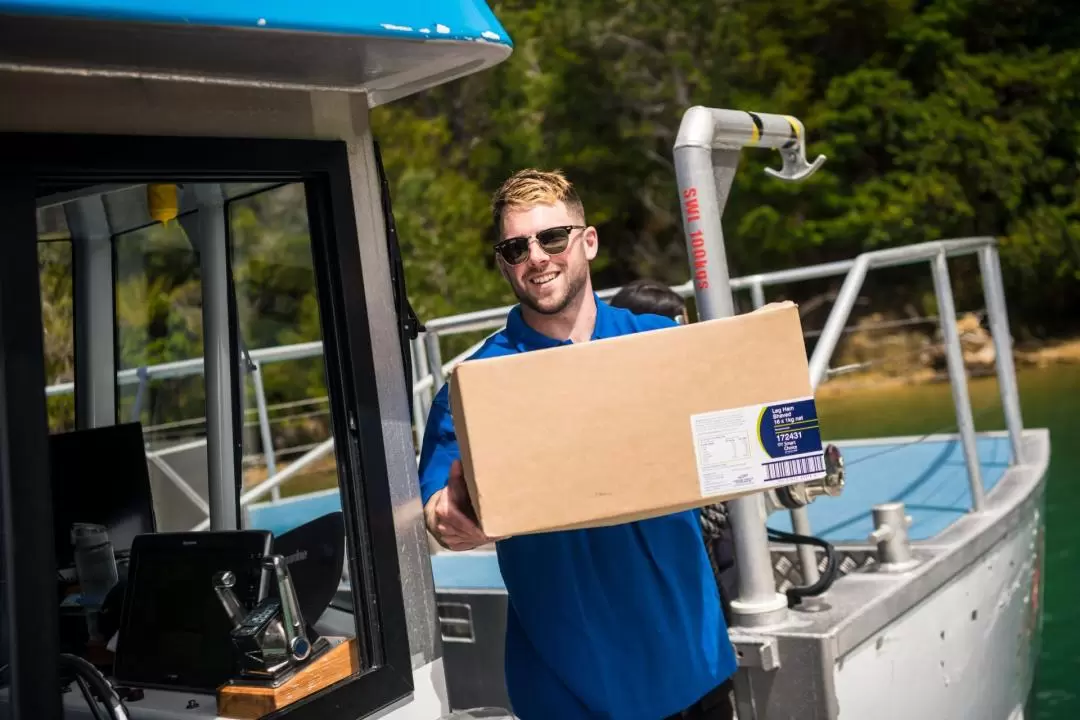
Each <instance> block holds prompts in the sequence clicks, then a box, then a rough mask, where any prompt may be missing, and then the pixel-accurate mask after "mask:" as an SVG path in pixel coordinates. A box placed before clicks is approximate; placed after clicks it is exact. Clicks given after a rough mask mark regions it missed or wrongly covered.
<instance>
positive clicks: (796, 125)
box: [765, 115, 825, 182]
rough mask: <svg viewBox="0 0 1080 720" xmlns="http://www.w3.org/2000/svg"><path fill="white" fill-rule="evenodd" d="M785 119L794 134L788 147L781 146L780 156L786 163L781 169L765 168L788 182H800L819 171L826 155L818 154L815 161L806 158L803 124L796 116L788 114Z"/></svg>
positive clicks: (774, 175)
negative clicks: (811, 161) (808, 160)
mask: <svg viewBox="0 0 1080 720" xmlns="http://www.w3.org/2000/svg"><path fill="white" fill-rule="evenodd" d="M785 119H786V120H787V121H788V123H789V124H790V125H791V131H792V134H793V135H794V139H793V140H792V141H791V142H790V143H789V144H788V145H787V147H782V148H780V149H779V150H780V157H782V158H783V160H784V165H783V167H781V168H780V169H779V170H774V169H773V168H765V172H767V173H769V174H770V175H772V176H773V177H775V178H779V179H781V180H787V181H788V182H800V181H802V180H805V179H806V178H808V177H810V176H811V175H813V174H814V173H815V172H817V170H818V168H820V167H821V166H822V165H823V164H824V163H825V156H824V155H818V156H817V158H815V159H814V162H813V163H810V162H807V160H806V145H805V144H804V141H803V138H804V137H805V134H806V133H805V130H804V129H803V124H802V123H801V122H800V121H799V120H797V119H796V118H793V117H791V116H790V115H786V116H785Z"/></svg>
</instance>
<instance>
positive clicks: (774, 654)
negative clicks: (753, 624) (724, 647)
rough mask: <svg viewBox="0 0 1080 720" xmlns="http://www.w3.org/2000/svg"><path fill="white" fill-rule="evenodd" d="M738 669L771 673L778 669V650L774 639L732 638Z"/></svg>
mask: <svg viewBox="0 0 1080 720" xmlns="http://www.w3.org/2000/svg"><path fill="white" fill-rule="evenodd" d="M731 644H732V645H734V646H735V657H736V659H737V660H738V663H739V667H745V668H757V669H759V670H764V671H765V672H772V671H773V670H778V669H779V668H780V648H779V646H778V645H777V642H776V638H774V637H756V638H749V637H743V638H732V641H731Z"/></svg>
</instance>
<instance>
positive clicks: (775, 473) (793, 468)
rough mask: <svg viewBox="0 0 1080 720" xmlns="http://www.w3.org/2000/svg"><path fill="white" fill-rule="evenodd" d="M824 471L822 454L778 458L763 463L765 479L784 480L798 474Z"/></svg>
mask: <svg viewBox="0 0 1080 720" xmlns="http://www.w3.org/2000/svg"><path fill="white" fill-rule="evenodd" d="M821 472H825V458H824V456H822V455H811V456H810V457H804V458H794V459H792V460H780V461H779V462H774V463H768V464H766V465H765V479H766V480H784V479H786V478H791V477H797V476H799V475H810V474H811V473H821Z"/></svg>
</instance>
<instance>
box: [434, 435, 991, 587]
mask: <svg viewBox="0 0 1080 720" xmlns="http://www.w3.org/2000/svg"><path fill="white" fill-rule="evenodd" d="M835 444H836V445H837V447H839V448H840V451H841V453H843V456H844V463H845V470H846V485H845V487H844V492H843V494H841V495H840V496H839V497H821V498H818V499H817V500H816V501H815V502H814V503H812V504H811V505H810V507H809V516H810V527H811V528H812V531H813V533H814V535H816V536H818V537H821V538H824V539H825V540H828V541H830V542H833V543H865V542H866V538H867V536H868V535H869V534H870V532H871V531H872V530H873V529H874V526H873V519H872V515H871V511H870V509H871V508H872V507H873V506H874V505H877V504H880V503H885V502H903V503H904V505H905V508H906V510H907V513H908V515H910V516H911V518H912V525H911V528H910V529H909V531H908V532H909V535H910V537H911V539H912V540H913V541H920V540H929V539H931V538H933V537H935V536H936V535H938V534H939V533H941V532H942V531H943V530H945V529H946V528H947V527H949V526H950V525H951V524H952V523H953V522H955V521H956V520H957V519H959V518H960V517H962V516H963V515H964V514H965V513H966V512H967V511H968V509H969V508H970V507H971V489H970V487H969V486H968V477H967V465H966V464H965V462H964V451H963V448H962V446H961V444H960V440H959V438H958V437H956V436H951V435H948V436H943V435H938V436H932V437H929V438H926V439H923V438H920V437H898V438H883V439H872V440H849V441H837V442H836V443H835ZM977 448H978V453H979V465H980V467H981V469H982V482H983V488H984V489H985V491H986V493H987V494H989V493H990V491H991V490H993V488H994V487H995V486H996V485H997V483H998V481H1000V480H1001V478H1002V477H1003V476H1004V475H1005V471H1006V470H1007V469H1008V466H1009V437H1008V435H1007V434H1006V433H1004V432H1001V433H997V432H993V433H983V434H980V435H978V436H977ZM768 525H769V527H772V528H776V529H777V530H787V531H789V532H790V531H791V519H790V515H789V514H788V513H787V512H776V513H773V514H772V515H771V516H770V517H769V522H768ZM431 566H432V572H433V574H434V579H435V587H436V588H437V589H438V590H466V591H478V590H480V591H483V590H487V591H500V590H503V589H504V586H503V582H502V576H501V575H500V573H499V567H498V563H497V561H496V558H495V554H494V553H493V552H469V553H450V552H445V553H438V554H436V555H433V556H432V558H431Z"/></svg>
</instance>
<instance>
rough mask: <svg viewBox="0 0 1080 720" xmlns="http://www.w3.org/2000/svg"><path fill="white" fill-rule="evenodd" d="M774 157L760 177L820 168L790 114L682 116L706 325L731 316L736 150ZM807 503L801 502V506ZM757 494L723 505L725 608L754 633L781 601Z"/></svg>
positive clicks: (779, 612)
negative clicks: (729, 241) (728, 578)
mask: <svg viewBox="0 0 1080 720" xmlns="http://www.w3.org/2000/svg"><path fill="white" fill-rule="evenodd" d="M745 147H750V148H766V149H772V150H777V151H778V152H779V153H780V157H781V159H782V161H783V164H782V166H781V167H780V169H779V170H776V169H773V168H768V169H767V172H768V173H769V174H770V175H772V176H773V177H776V178H778V179H780V180H784V181H787V182H801V181H803V180H805V179H806V178H808V177H810V176H811V175H813V174H814V173H815V172H816V171H817V170H818V168H820V167H821V165H822V164H823V163H824V162H825V156H824V155H819V156H818V157H817V158H816V159H815V160H814V161H813V162H812V163H811V162H808V161H807V159H806V130H805V128H804V127H803V124H802V122H800V121H799V120H798V119H797V118H794V117H792V116H790V115H775V114H771V113H757V112H747V111H743V110H724V109H716V108H707V107H702V106H694V107H691V108H690V109H688V110H687V111H686V112H685V113H684V114H683V119H682V123H681V124H680V126H679V133H678V135H677V137H676V138H675V147H674V159H675V176H676V180H677V182H678V186H679V205H680V207H681V211H682V218H683V230H684V232H685V235H686V251H687V257H688V260H689V263H690V272H691V276H692V277H693V280H694V294H695V299H696V301H697V310H698V317H699V318H700V319H702V320H713V319H716V318H723V317H728V316H731V315H734V314H735V304H734V301H733V298H732V294H731V277H730V273H729V271H728V264H727V255H726V252H725V248H724V233H723V228H722V226H721V219H722V217H723V213H724V206H725V205H726V204H727V200H728V195H729V193H730V192H731V185H732V181H733V180H734V179H735V172H736V170H737V168H738V165H739V153H740V152H741V151H742V149H743V148H745ZM809 499H810V498H809V497H807V498H806V500H809ZM791 513H792V524H793V529H794V530H795V532H796V533H798V534H799V535H804V536H805V535H809V520H808V519H807V518H806V508H805V506H803V507H799V508H796V509H793V510H792V511H791ZM767 514H768V510H767V508H766V499H765V496H764V494H762V493H754V494H752V495H747V496H744V497H741V498H737V499H734V500H731V501H729V503H728V517H729V522H730V523H731V530H732V534H733V536H734V540H735V562H736V565H737V567H738V568H739V590H738V594H737V597H736V598H735V599H734V600H733V601H732V603H731V609H732V613H733V615H734V620H735V622H736V624H738V625H741V626H744V627H760V626H762V625H772V624H775V623H779V622H783V621H784V620H785V618H786V613H787V607H788V600H787V598H786V597H785V596H784V595H782V594H780V593H778V592H777V591H776V582H775V580H774V577H773V567H772V559H771V555H770V552H769V538H768V530H767V528H766V527H765V519H766V517H767ZM799 550H800V553H799V555H800V564H801V565H802V566H803V571H804V577H805V578H806V580H807V582H808V584H811V585H812V584H814V583H815V582H816V580H817V578H818V572H817V563H816V555H815V554H814V552H813V549H812V548H810V547H808V546H806V547H804V546H802V545H800V546H799Z"/></svg>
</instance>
